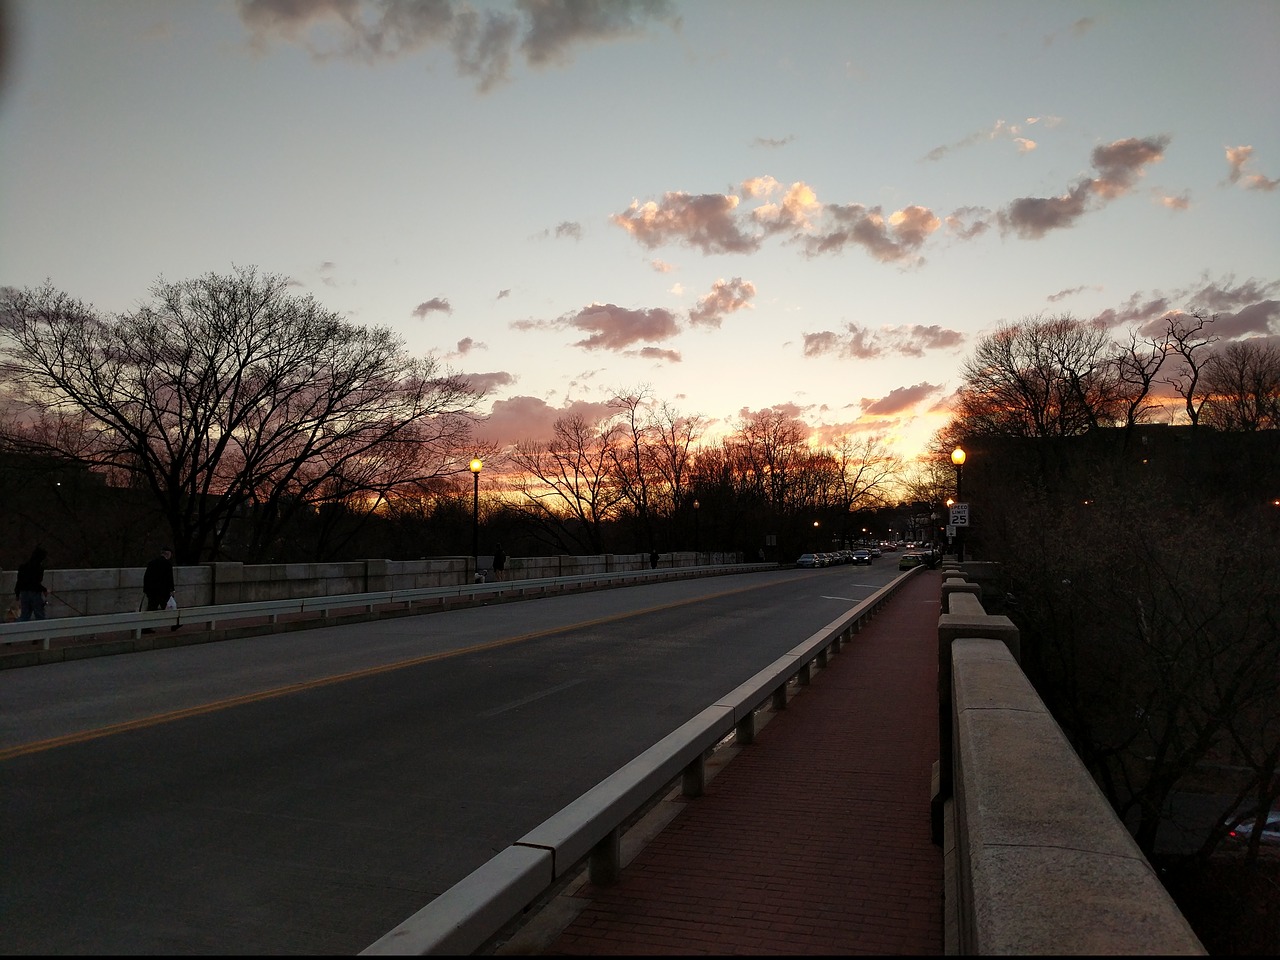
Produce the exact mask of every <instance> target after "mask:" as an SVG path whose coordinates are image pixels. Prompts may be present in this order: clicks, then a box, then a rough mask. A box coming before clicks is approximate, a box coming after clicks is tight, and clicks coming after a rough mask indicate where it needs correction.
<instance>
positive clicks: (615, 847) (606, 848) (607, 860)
mask: <svg viewBox="0 0 1280 960" xmlns="http://www.w3.org/2000/svg"><path fill="white" fill-rule="evenodd" d="M587 870H588V874H589V875H590V877H591V882H592V883H594V884H595V885H596V886H598V887H607V886H609V885H610V884H614V883H617V882H618V878H619V877H621V876H622V831H621V829H620V828H618V827H614V828H613V829H612V830H610V831H609V833H608V835H607V836H606V837H605V838H604V839H603V840H601V841H600V842H599V843H597V844H596V845H595V846H594V847H592V848H591V855H590V857H589V858H588V860H587Z"/></svg>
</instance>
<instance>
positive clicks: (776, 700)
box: [773, 683, 787, 710]
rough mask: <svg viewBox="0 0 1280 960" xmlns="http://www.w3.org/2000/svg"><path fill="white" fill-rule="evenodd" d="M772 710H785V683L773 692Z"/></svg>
mask: <svg viewBox="0 0 1280 960" xmlns="http://www.w3.org/2000/svg"><path fill="white" fill-rule="evenodd" d="M773 709H775V710H785V709H787V685H786V684H785V683H784V684H783V685H782V686H780V687H779V688H778V689H777V690H775V691H773Z"/></svg>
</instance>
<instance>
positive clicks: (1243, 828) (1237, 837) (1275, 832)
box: [1227, 810, 1280, 847]
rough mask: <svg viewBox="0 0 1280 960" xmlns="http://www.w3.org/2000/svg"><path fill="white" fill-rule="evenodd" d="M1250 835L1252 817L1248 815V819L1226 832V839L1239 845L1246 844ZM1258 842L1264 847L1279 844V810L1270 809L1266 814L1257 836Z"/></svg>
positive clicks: (1251, 834) (1251, 831)
mask: <svg viewBox="0 0 1280 960" xmlns="http://www.w3.org/2000/svg"><path fill="white" fill-rule="evenodd" d="M1252 836H1253V817H1249V819H1247V820H1245V821H1244V822H1243V823H1241V824H1239V825H1238V826H1236V827H1235V828H1234V829H1233V830H1232V831H1231V832H1230V833H1228V834H1227V840H1228V841H1234V842H1236V843H1239V844H1240V845H1241V846H1247V845H1248V843H1249V838H1250V837H1252ZM1258 843H1259V844H1261V845H1262V846H1264V847H1271V846H1276V845H1278V844H1280V810H1272V811H1271V812H1270V813H1269V814H1267V820H1266V822H1265V823H1264V824H1263V825H1262V834H1261V835H1260V836H1259V838H1258Z"/></svg>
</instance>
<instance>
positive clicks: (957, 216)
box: [944, 207, 991, 240]
mask: <svg viewBox="0 0 1280 960" xmlns="http://www.w3.org/2000/svg"><path fill="white" fill-rule="evenodd" d="M944 223H945V224H946V227H947V232H948V233H950V234H952V235H954V236H956V237H958V238H959V239H961V240H972V239H973V238H974V237H978V236H981V235H982V234H984V233H986V232H987V231H988V230H989V229H991V211H990V210H987V209H985V208H984V207H959V208H957V209H956V210H955V211H954V212H952V213H951V214H949V215H948V216H947V217H946V219H945V220H944Z"/></svg>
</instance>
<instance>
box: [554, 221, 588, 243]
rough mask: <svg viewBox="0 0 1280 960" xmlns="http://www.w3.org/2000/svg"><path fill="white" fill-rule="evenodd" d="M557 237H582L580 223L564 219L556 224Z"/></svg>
mask: <svg viewBox="0 0 1280 960" xmlns="http://www.w3.org/2000/svg"><path fill="white" fill-rule="evenodd" d="M556 236H557V237H569V238H570V239H571V240H581V239H582V224H580V223H573V222H571V221H569V220H565V221H564V222H562V223H559V224H557V225H556Z"/></svg>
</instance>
